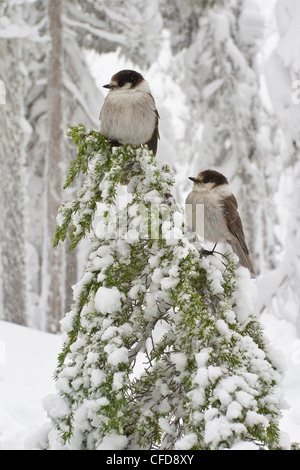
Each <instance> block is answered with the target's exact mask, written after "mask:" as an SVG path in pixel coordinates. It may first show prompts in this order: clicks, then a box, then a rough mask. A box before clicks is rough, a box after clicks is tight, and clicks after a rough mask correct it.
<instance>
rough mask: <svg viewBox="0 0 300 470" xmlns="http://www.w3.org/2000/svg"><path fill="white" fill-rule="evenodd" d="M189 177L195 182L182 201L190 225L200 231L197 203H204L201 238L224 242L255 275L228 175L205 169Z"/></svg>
mask: <svg viewBox="0 0 300 470" xmlns="http://www.w3.org/2000/svg"><path fill="white" fill-rule="evenodd" d="M189 179H190V180H191V181H193V183H194V186H193V189H192V191H191V192H190V193H189V194H188V196H187V198H186V201H185V204H186V218H187V222H188V224H189V226H190V227H191V228H192V230H194V231H196V232H199V225H198V227H197V220H196V217H197V205H198V204H203V206H202V207H203V208H204V216H203V225H204V227H202V229H203V235H204V239H205V240H208V241H210V242H213V243H215V246H216V244H217V243H218V242H223V241H227V242H228V243H229V244H230V245H231V247H232V250H233V252H234V253H235V254H236V255H237V256H238V257H239V261H240V264H241V265H242V266H244V267H246V268H248V269H249V271H250V272H251V273H253V274H255V270H254V265H253V262H252V260H251V258H250V256H249V250H248V247H247V244H246V241H245V235H244V231H243V225H242V221H241V219H240V216H239V213H238V210H237V208H238V204H237V201H236V198H235V196H234V195H233V194H232V192H231V189H230V187H229V184H228V181H227V178H226V177H225V176H224V175H222V174H221V173H219V172H218V171H214V170H206V171H202V172H201V173H199V174H198V176H197V177H196V178H193V177H189ZM215 246H214V248H215ZM214 248H213V251H214Z"/></svg>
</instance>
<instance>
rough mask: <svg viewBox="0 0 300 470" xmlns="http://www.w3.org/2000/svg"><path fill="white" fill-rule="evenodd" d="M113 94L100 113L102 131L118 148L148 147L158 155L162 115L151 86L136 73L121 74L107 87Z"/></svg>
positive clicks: (130, 71) (131, 71) (126, 72)
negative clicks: (126, 145) (158, 110)
mask: <svg viewBox="0 0 300 470" xmlns="http://www.w3.org/2000/svg"><path fill="white" fill-rule="evenodd" d="M104 88H108V89H109V93H108V95H107V97H106V98H105V100H104V103H103V107H102V109H101V112H100V124H101V125H100V131H101V133H102V134H103V135H104V136H105V137H107V139H109V140H111V141H112V142H113V143H114V144H115V145H120V144H121V145H124V144H132V145H136V146H139V145H143V144H147V145H148V147H149V149H150V150H152V152H153V153H154V155H155V154H156V151H157V141H158V139H159V132H158V119H159V115H158V112H157V109H156V106H155V101H154V98H153V96H152V94H151V90H150V87H149V85H148V82H147V81H146V80H145V79H144V77H143V76H142V75H141V74H140V73H138V72H135V71H134V70H121V71H120V72H118V73H116V74H115V75H113V76H112V78H111V80H110V83H109V84H108V85H104Z"/></svg>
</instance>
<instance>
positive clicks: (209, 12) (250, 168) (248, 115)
mask: <svg viewBox="0 0 300 470" xmlns="http://www.w3.org/2000/svg"><path fill="white" fill-rule="evenodd" d="M161 1H163V0H161ZM163 3H164V2H163ZM171 3H172V2H171ZM175 3H176V2H175ZM177 3H178V9H179V11H180V9H182V10H183V13H184V20H185V21H184V22H183V24H182V22H180V23H177V22H176V15H174V17H173V19H172V18H171V20H170V19H169V23H170V29H171V32H172V36H171V40H172V43H173V48H174V52H176V53H178V52H179V54H178V58H179V63H178V68H180V67H182V68H183V70H184V76H183V77H182V89H183V90H184V92H185V94H186V96H187V103H188V106H189V109H190V119H189V121H188V123H187V125H186V135H185V141H186V142H187V143H188V145H186V146H184V147H183V152H185V154H186V159H189V161H190V162H191V165H190V168H189V170H188V171H189V175H187V176H191V174H192V175H196V174H198V173H199V171H201V170H206V169H208V168H213V169H216V170H219V171H220V172H222V173H223V174H225V175H226V177H227V178H228V179H229V181H230V184H231V185H232V187H233V190H234V193H235V194H236V195H237V199H238V201H239V207H240V213H241V216H242V219H243V221H244V229H245V233H246V237H247V240H248V242H249V243H248V244H249V249H250V252H251V253H252V255H253V258H254V259H255V266H256V270H257V272H260V271H261V270H262V269H263V268H264V267H265V266H267V267H270V266H273V256H272V254H273V248H274V245H275V241H276V240H275V237H274V231H273V226H274V224H275V221H276V210H275V204H274V201H273V194H274V192H273V186H272V184H273V180H271V178H270V173H272V171H270V160H271V159H270V158H269V154H270V149H271V147H272V145H271V144H270V140H269V141H267V138H268V135H267V133H266V132H265V127H264V128H263V127H262V122H264V113H263V108H262V104H261V100H260V84H259V79H260V71H259V69H258V64H257V62H258V52H259V47H260V41H261V39H262V37H263V34H264V23H263V17H262V15H261V13H260V10H259V5H258V3H256V2H255V1H250V0H249V1H248V0H227V1H224V2H222V3H220V2H205V3H207V7H208V8H206V9H203V5H201V2H196V5H195V8H197V12H198V15H197V14H195V12H194V11H193V10H194V8H193V7H194V3H193V2H191V3H188V2H184V3H183V2H177ZM167 5H168V2H167ZM166 13H168V9H167V12H166ZM169 23H167V24H169ZM180 51H181V52H180ZM263 132H264V133H263ZM271 168H272V170H273V166H272V167H271ZM186 190H188V186H186Z"/></svg>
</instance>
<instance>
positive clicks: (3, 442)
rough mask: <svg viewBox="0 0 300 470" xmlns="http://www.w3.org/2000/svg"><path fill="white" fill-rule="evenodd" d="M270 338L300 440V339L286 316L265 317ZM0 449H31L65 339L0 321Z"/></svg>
mask: <svg viewBox="0 0 300 470" xmlns="http://www.w3.org/2000/svg"><path fill="white" fill-rule="evenodd" d="M262 322H263V325H264V327H265V333H266V336H267V337H268V338H269V341H270V342H271V344H272V347H273V348H274V349H275V350H277V353H278V359H279V360H280V361H281V362H282V361H285V369H286V374H285V377H284V381H283V388H284V393H285V399H286V402H287V405H288V406H289V408H288V409H287V410H285V411H283V417H282V421H281V429H282V431H284V432H286V433H288V435H289V437H290V439H291V441H292V442H293V441H297V442H299V441H300V402H299V391H300V374H299V367H300V340H299V339H297V335H296V331H294V329H293V327H292V326H291V324H290V323H288V322H287V321H286V320H279V319H276V318H274V316H271V315H265V316H263V317H262ZM0 327H1V328H0V331H1V336H0V403H1V406H0V449H1V450H22V449H26V448H27V449H28V448H29V449H30V448H31V443H32V442H34V435H35V433H37V432H39V431H40V429H41V428H42V427H43V426H44V425H47V423H48V420H47V416H46V412H45V411H44V409H43V403H42V402H43V399H44V398H45V397H46V396H47V395H48V394H51V393H55V381H54V380H53V372H54V370H55V367H56V359H57V355H58V352H59V350H60V347H61V337H60V336H59V335H52V334H48V333H43V332H40V331H36V330H33V329H31V328H25V327H22V326H18V325H14V324H11V323H7V322H0Z"/></svg>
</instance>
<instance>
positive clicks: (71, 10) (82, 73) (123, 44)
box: [0, 0, 300, 440]
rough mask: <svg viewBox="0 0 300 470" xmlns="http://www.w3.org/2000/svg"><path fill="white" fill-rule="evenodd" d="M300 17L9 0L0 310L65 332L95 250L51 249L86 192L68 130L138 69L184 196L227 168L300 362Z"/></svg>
mask: <svg viewBox="0 0 300 470" xmlns="http://www.w3.org/2000/svg"><path fill="white" fill-rule="evenodd" d="M299 22H300V4H299V1H298V0H277V1H276V0H262V1H261V2H256V1H255V0H223V1H216V0H148V1H147V2H145V1H142V0H126V2H124V1H123V0H109V1H106V0H95V1H91V2H90V1H83V0H73V1H70V0H64V1H60V0H49V1H47V0H9V1H8V0H7V1H6V0H1V1H0V85H1V86H0V167H1V174H0V190H1V198H0V208H1V209H0V214H1V225H0V227H1V245H0V276H1V283H0V320H3V321H5V322H11V323H14V324H19V325H23V326H27V327H29V328H31V329H33V330H41V331H43V332H48V333H59V331H60V324H59V321H60V320H61V319H62V318H63V317H64V316H65V313H66V312H67V311H68V309H69V307H70V305H71V303H72V288H71V286H73V285H74V284H75V283H76V282H77V281H78V279H79V277H80V274H81V272H82V268H83V264H84V260H85V248H86V247H85V246H81V247H80V248H77V249H76V251H72V252H69V251H68V247H67V245H65V246H58V247H56V248H55V249H53V247H52V240H53V237H54V229H55V224H56V215H57V211H58V208H59V206H60V205H61V203H62V201H63V199H64V198H66V197H68V198H69V197H70V195H72V191H76V187H73V188H72V189H71V190H69V193H67V194H64V193H65V192H63V190H62V186H63V182H64V180H65V178H66V175H67V172H68V169H69V166H70V163H71V161H72V159H73V158H74V156H75V155H74V148H73V147H72V146H71V145H70V143H69V142H68V141H67V139H66V138H65V135H64V132H65V131H66V130H67V128H68V127H69V126H72V125H73V126H75V125H78V124H79V123H82V124H84V125H85V126H86V127H88V128H93V129H96V130H98V129H99V112H100V109H101V106H102V103H103V100H104V98H105V93H106V92H104V90H103V89H102V85H103V84H105V83H108V82H109V80H110V77H111V76H112V75H113V74H114V73H115V72H117V71H118V70H121V69H123V68H133V69H135V70H138V71H141V72H142V73H143V75H144V77H145V78H146V79H147V80H148V81H149V83H150V87H151V90H152V93H153V95H154V97H155V100H156V104H157V108H158V111H159V114H160V117H161V119H160V135H161V139H160V142H159V147H158V154H157V158H158V160H159V161H160V162H162V163H163V162H166V163H168V164H169V165H170V166H171V168H172V169H173V170H174V172H175V175H176V186H175V194H174V196H175V198H176V200H177V202H178V203H179V204H183V203H184V200H185V197H186V195H187V193H188V192H189V190H190V182H189V180H188V176H193V175H196V174H197V173H198V172H199V171H201V170H205V169H208V168H213V169H216V170H218V171H220V172H222V173H223V174H225V175H226V177H227V178H228V180H229V182H230V184H231V186H232V189H233V192H234V193H235V195H236V197H237V200H238V202H239V211H240V214H241V218H242V220H243V224H244V230H245V234H246V239H247V242H248V245H249V248H250V252H251V253H252V256H253V258H254V262H255V266H256V269H257V272H258V276H257V298H256V313H257V314H259V315H260V316H261V318H262V319H263V321H264V322H265V324H266V328H267V330H268V332H269V333H270V336H271V339H272V335H273V337H274V338H275V339H276V338H277V336H276V335H278V336H279V333H275V332H274V331H275V330H276V332H277V331H280V330H281V332H284V333H286V332H288V335H289V336H288V341H287V342H286V343H288V342H289V343H290V348H291V349H290V350H289V351H288V352H287V351H284V353H285V354H286V356H287V360H288V361H289V362H290V363H291V367H292V370H293V371H294V372H295V370H297V371H299V362H300V354H299V352H300V243H299V242H300V240H299V232H298V227H299V223H300V187H299V185H300V183H299V181H300V132H299V131H300V93H299V91H300V30H299ZM78 184H80V182H79V183H78ZM283 325H284V328H283ZM0 339H2V336H1V330H0ZM4 339H5V338H4ZM286 343H284V344H286ZM275 346H276V345H275ZM295 367H296V369H295ZM298 393H299V388H298ZM294 416H295V419H296V418H297V413H296V414H294ZM298 418H299V419H298V422H299V421H300V409H299V411H298ZM296 429H297V431H298V432H299V427H298V428H296ZM294 439H295V440H296V439H297V436H294ZM299 439H300V438H299V434H298V440H299Z"/></svg>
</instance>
